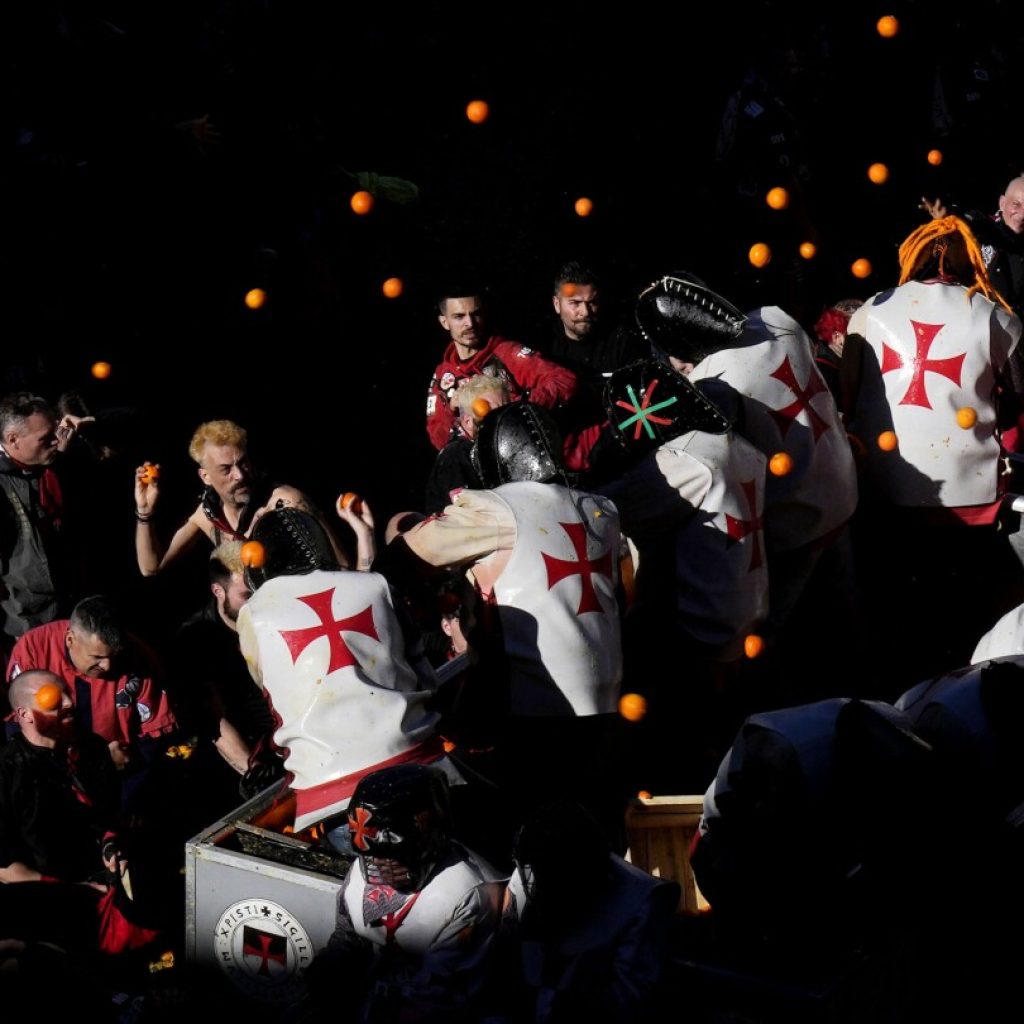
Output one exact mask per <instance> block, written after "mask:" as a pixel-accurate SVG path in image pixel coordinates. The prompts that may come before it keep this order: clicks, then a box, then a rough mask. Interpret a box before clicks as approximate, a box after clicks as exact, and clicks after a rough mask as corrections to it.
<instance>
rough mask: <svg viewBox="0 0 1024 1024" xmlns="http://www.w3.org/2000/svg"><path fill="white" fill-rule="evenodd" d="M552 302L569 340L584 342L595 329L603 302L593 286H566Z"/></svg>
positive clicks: (563, 286)
mask: <svg viewBox="0 0 1024 1024" xmlns="http://www.w3.org/2000/svg"><path fill="white" fill-rule="evenodd" d="M552 302H553V303H554V307H555V312H556V313H557V314H558V319H559V320H561V321H562V327H563V328H564V329H565V336H566V337H567V338H571V339H573V340H575V341H583V339H584V338H586V337H587V335H588V334H590V332H591V331H592V330H593V329H594V325H595V324H596V323H597V317H598V310H599V309H600V304H601V300H600V297H599V296H598V293H597V289H596V288H595V287H594V286H593V285H592V284H564V285H562V287H561V288H560V289H559V291H558V294H557V295H554V296H552Z"/></svg>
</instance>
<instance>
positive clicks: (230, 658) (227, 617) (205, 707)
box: [169, 540, 284, 827]
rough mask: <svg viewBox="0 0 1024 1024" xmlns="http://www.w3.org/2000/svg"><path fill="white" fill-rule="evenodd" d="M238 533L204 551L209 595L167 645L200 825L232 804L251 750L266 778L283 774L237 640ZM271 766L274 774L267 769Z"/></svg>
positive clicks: (240, 601)
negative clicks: (189, 740)
mask: <svg viewBox="0 0 1024 1024" xmlns="http://www.w3.org/2000/svg"><path fill="white" fill-rule="evenodd" d="M241 549H242V542H241V541H237V540H234V541H226V542H225V543H223V544H219V545H218V546H217V547H216V548H215V549H214V551H213V553H212V554H211V555H210V566H209V578H210V599H209V601H207V602H206V604H205V605H204V607H203V608H202V609H200V610H199V611H198V612H196V613H195V614H194V615H192V616H191V617H190V618H189V619H187V620H186V621H185V622H184V623H183V624H182V626H181V628H180V629H179V630H178V633H177V635H176V637H175V638H174V641H173V643H172V644H171V645H170V653H169V668H170V671H169V688H170V693H171V701H172V703H173V705H174V709H175V713H176V714H177V716H178V719H179V721H180V722H181V726H182V732H183V734H184V735H185V736H189V737H192V736H195V737H196V739H197V741H198V744H197V747H196V749H195V752H194V754H193V755H192V758H191V763H190V765H189V768H190V775H192V776H193V777H194V779H195V781H196V787H195V794H194V798H195V803H196V813H197V815H199V817H200V827H201V826H202V825H204V824H209V823H210V822H211V821H213V820H215V819H216V818H217V817H219V816H221V815H223V814H225V813H227V812H228V811H230V810H231V809H232V808H233V807H235V806H236V805H237V804H238V801H239V785H240V776H244V775H245V774H246V772H247V771H248V770H249V767H250V764H251V763H252V762H253V760H254V757H255V760H257V761H258V762H259V763H260V764H261V765H262V766H263V767H264V769H265V770H264V772H263V773H262V774H261V776H260V778H261V779H262V781H263V784H264V785H267V784H269V783H270V781H272V779H273V778H274V777H280V775H283V774H284V762H283V761H282V760H281V758H280V757H278V755H277V754H276V753H275V752H274V751H273V749H272V744H271V739H270V737H271V735H272V733H273V730H274V719H273V715H272V714H271V711H270V708H269V706H268V705H267V701H266V700H265V698H264V696H263V694H262V693H261V692H260V690H259V689H258V687H256V686H255V684H254V683H253V681H252V678H251V677H250V675H249V669H248V667H247V666H246V664H245V658H243V657H242V652H241V651H240V650H239V647H238V613H239V612H240V611H241V610H242V608H243V606H244V605H245V603H246V602H247V601H248V600H249V587H248V586H247V584H246V582H245V578H244V576H243V567H242V558H241ZM271 766H276V769H277V771H276V775H275V773H274V772H271V771H268V770H266V769H268V768H269V767H271Z"/></svg>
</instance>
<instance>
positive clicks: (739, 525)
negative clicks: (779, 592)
mask: <svg viewBox="0 0 1024 1024" xmlns="http://www.w3.org/2000/svg"><path fill="white" fill-rule="evenodd" d="M740 486H741V487H742V488H743V493H744V495H746V498H747V508H748V509H749V510H750V513H749V514H750V518H749V519H737V518H736V516H731V515H729V513H728V512H726V513H725V527H726V532H727V533H728V534H729V540H730V541H732V542H733V543H735V544H738V543H739V542H740V541H741V540H743V538H744V537H746V536H747V535H748V534H753V537H754V546H753V548H752V549H751V552H750V568H749V569H747V572H753V571H754V570H755V569H760V568H761V566H762V564H763V559H762V557H761V530H762V529H763V528H764V516H759V515H758V514H757V487H756V486H755V485H754V481H753V480H746V481H744V482H743V483H742V484H740Z"/></svg>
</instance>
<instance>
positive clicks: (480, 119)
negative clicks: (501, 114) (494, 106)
mask: <svg viewBox="0 0 1024 1024" xmlns="http://www.w3.org/2000/svg"><path fill="white" fill-rule="evenodd" d="M490 112H491V108H490V107H489V106H487V104H486V103H485V102H484V101H483V100H471V101H470V102H469V103H467V104H466V117H468V118H469V119H470V121H472V122H473V124H483V123H484V121H486V120H487V117H488V115H489V114H490Z"/></svg>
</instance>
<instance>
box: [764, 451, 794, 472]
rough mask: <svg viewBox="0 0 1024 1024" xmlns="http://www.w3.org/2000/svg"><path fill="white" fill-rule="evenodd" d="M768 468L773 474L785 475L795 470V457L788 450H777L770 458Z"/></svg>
mask: <svg viewBox="0 0 1024 1024" xmlns="http://www.w3.org/2000/svg"><path fill="white" fill-rule="evenodd" d="M768 469H769V470H771V472H772V475H773V476H785V475H786V474H787V473H791V472H792V471H793V459H792V458H791V457H790V455H789V453H788V452H776V453H775V454H774V455H773V456H772V457H771V458H770V459H769V460H768Z"/></svg>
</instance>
